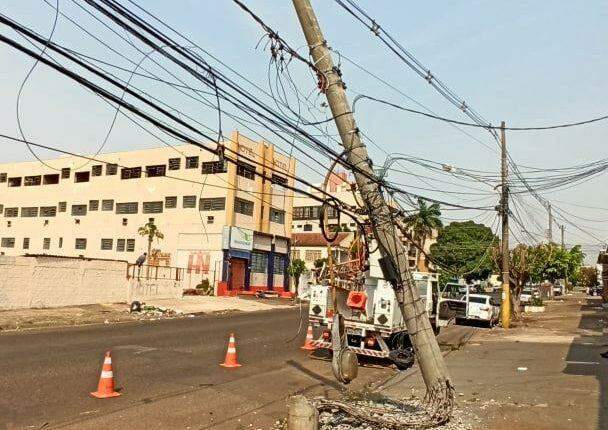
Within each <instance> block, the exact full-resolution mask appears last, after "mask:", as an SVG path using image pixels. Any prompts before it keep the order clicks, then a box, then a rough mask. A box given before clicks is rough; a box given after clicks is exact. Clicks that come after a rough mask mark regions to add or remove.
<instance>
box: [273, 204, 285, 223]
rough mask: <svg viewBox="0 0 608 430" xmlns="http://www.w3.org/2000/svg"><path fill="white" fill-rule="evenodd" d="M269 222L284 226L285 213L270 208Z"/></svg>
mask: <svg viewBox="0 0 608 430" xmlns="http://www.w3.org/2000/svg"><path fill="white" fill-rule="evenodd" d="M270 221H271V222H276V223H277V224H285V211H281V210H279V209H275V208H270Z"/></svg>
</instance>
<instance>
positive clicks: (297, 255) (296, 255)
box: [291, 249, 300, 261]
mask: <svg viewBox="0 0 608 430" xmlns="http://www.w3.org/2000/svg"><path fill="white" fill-rule="evenodd" d="M299 259H300V250H299V249H293V250H292V251H291V261H293V260H299Z"/></svg>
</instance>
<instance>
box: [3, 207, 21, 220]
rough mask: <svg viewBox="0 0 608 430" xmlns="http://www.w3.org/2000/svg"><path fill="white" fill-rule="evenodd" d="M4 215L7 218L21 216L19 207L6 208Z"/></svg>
mask: <svg viewBox="0 0 608 430" xmlns="http://www.w3.org/2000/svg"><path fill="white" fill-rule="evenodd" d="M4 216H5V217H7V218H15V217H18V216H19V208H4Z"/></svg>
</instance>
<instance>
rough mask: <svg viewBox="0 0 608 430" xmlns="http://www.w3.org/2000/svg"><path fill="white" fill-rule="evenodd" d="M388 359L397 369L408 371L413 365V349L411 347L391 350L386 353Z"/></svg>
mask: <svg viewBox="0 0 608 430" xmlns="http://www.w3.org/2000/svg"><path fill="white" fill-rule="evenodd" d="M388 358H389V360H391V361H392V362H393V363H394V364H395V366H397V369H399V370H406V369H409V368H410V367H412V366H413V365H414V349H413V348H411V347H408V348H399V349H393V350H392V351H391V352H389V353H388Z"/></svg>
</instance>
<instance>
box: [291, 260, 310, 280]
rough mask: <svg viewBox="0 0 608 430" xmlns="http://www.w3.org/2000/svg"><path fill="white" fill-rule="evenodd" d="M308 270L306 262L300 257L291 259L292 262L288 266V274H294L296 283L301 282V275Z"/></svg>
mask: <svg viewBox="0 0 608 430" xmlns="http://www.w3.org/2000/svg"><path fill="white" fill-rule="evenodd" d="M305 271H306V264H305V263H304V261H302V260H300V259H299V258H295V259H293V260H291V264H290V265H289V267H288V268H287V274H288V275H290V276H293V278H294V280H295V283H296V285H298V283H299V282H300V275H301V274H302V273H304V272H305Z"/></svg>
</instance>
